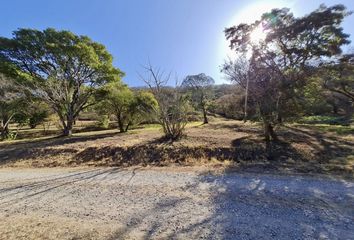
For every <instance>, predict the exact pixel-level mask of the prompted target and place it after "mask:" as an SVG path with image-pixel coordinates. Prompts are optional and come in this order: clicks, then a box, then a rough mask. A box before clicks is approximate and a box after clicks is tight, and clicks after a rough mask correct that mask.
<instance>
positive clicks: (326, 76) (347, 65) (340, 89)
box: [319, 54, 354, 103]
mask: <svg viewBox="0 0 354 240" xmlns="http://www.w3.org/2000/svg"><path fill="white" fill-rule="evenodd" d="M319 74H320V76H321V77H322V79H323V80H324V81H323V82H324V87H325V88H326V89H328V90H330V91H332V92H336V93H339V94H341V95H343V96H345V97H347V98H349V99H350V100H351V101H352V102H353V103H354V54H347V55H342V56H340V57H339V58H338V59H337V60H336V61H334V62H331V63H328V64H325V65H324V66H322V67H321V68H320V71H319Z"/></svg>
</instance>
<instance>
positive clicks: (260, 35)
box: [250, 26, 267, 44]
mask: <svg viewBox="0 0 354 240" xmlns="http://www.w3.org/2000/svg"><path fill="white" fill-rule="evenodd" d="M266 35H267V34H266V33H265V31H264V29H263V27H262V26H258V27H257V28H256V29H254V30H253V32H252V33H251V35H250V38H251V42H252V43H253V44H256V43H259V42H261V41H263V40H264V39H265V38H266Z"/></svg>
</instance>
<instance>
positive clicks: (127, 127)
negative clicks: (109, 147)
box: [125, 122, 131, 132]
mask: <svg viewBox="0 0 354 240" xmlns="http://www.w3.org/2000/svg"><path fill="white" fill-rule="evenodd" d="M130 125H131V122H129V123H128V124H127V126H126V127H125V131H126V132H128V129H129V127H130Z"/></svg>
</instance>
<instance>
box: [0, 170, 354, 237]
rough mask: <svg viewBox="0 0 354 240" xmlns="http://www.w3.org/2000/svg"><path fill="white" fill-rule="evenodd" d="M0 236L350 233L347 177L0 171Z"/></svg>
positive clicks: (352, 197)
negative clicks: (341, 178) (345, 178)
mask: <svg viewBox="0 0 354 240" xmlns="http://www.w3.org/2000/svg"><path fill="white" fill-rule="evenodd" d="M0 218H1V221H0V239H353V238H354V237H353V236H354V181H350V180H340V179H329V178H315V177H304V176H274V175H263V174H251V173H247V174H240V173H228V174H218V175H212V174H203V173H201V172H200V171H195V170H193V171H191V170H173V171H172V170H171V169H150V170H147V169H141V168H130V169H118V168H99V169H98V168H96V169H92V168H91V169H64V168H63V169H22V170H21V169H0Z"/></svg>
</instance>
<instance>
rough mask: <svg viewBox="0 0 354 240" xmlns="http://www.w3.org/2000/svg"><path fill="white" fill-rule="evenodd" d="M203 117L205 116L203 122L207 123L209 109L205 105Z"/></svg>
mask: <svg viewBox="0 0 354 240" xmlns="http://www.w3.org/2000/svg"><path fill="white" fill-rule="evenodd" d="M203 118H204V121H203V124H207V123H208V122H209V121H208V117H207V111H206V109H205V107H204V106H203Z"/></svg>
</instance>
